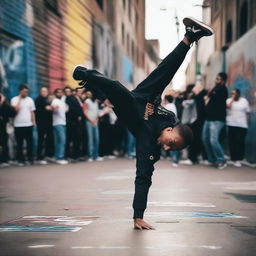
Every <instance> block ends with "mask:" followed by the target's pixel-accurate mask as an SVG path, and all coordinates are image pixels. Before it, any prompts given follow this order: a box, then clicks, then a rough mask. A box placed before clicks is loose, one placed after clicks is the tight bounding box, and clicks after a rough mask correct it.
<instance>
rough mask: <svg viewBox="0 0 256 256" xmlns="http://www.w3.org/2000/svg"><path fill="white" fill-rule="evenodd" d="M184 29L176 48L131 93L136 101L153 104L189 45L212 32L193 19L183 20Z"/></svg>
mask: <svg viewBox="0 0 256 256" xmlns="http://www.w3.org/2000/svg"><path fill="white" fill-rule="evenodd" d="M183 23H184V25H185V27H186V34H185V37H184V39H183V40H182V41H181V42H180V43H179V44H178V46H177V47H176V48H175V49H174V50H173V51H172V52H171V53H170V54H169V55H168V56H167V57H166V58H165V59H164V60H163V61H162V62H161V63H160V64H159V65H158V67H157V68H156V69H155V70H154V71H153V72H152V73H151V74H150V75H149V76H148V77H147V78H146V79H145V80H143V81H142V82H141V83H140V84H139V85H138V86H137V87H136V88H135V89H134V90H133V91H132V92H133V94H134V96H135V98H136V99H138V100H139V101H140V102H142V103H147V102H151V103H152V102H153V101H154V100H155V99H156V97H157V96H159V95H160V96H161V94H162V92H163V90H164V89H165V87H166V86H167V85H168V84H169V83H170V81H171V80H172V78H173V76H174V75H175V73H176V72H177V70H178V69H179V67H180V65H181V64H182V62H183V60H184V59H185V57H186V54H187V52H188V50H189V49H190V44H191V43H193V42H195V41H196V42H197V41H198V40H199V39H200V38H201V37H202V36H210V35H212V34H213V30H212V29H211V28H210V27H209V26H207V25H206V24H204V23H202V22H200V21H198V20H196V19H194V18H189V17H188V18H185V19H184V20H183Z"/></svg>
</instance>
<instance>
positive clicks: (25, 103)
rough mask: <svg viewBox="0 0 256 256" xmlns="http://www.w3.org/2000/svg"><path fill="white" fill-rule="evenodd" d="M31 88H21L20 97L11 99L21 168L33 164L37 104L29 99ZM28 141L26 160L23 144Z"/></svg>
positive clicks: (22, 85) (24, 85)
mask: <svg viewBox="0 0 256 256" xmlns="http://www.w3.org/2000/svg"><path fill="white" fill-rule="evenodd" d="M28 93H29V88H28V86H27V85H26V84H21V85H20V87H19V95H18V96H16V97H14V98H12V99H11V105H12V106H13V107H14V109H15V111H16V115H15V117H14V120H13V123H14V128H15V137H16V142H17V160H18V164H19V165H20V166H22V165H24V163H25V160H27V162H26V163H28V164H33V151H32V149H33V126H34V125H36V122H35V113H34V111H35V109H36V108H35V103H34V101H33V99H32V98H30V97H28ZM24 140H25V141H26V147H27V148H26V154H27V158H26V159H25V157H24V155H23V142H24Z"/></svg>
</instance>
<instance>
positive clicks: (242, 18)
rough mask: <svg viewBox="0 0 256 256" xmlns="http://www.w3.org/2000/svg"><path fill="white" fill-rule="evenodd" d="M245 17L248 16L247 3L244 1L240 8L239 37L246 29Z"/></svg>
mask: <svg viewBox="0 0 256 256" xmlns="http://www.w3.org/2000/svg"><path fill="white" fill-rule="evenodd" d="M247 17H248V4H247V2H244V3H243V5H242V8H241V10H240V17H239V18H240V19H239V37H241V36H242V35H243V34H244V33H245V32H246V31H247V27H248V22H247Z"/></svg>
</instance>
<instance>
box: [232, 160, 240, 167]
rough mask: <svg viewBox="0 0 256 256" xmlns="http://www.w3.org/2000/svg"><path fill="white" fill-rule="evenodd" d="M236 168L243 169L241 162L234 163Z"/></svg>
mask: <svg viewBox="0 0 256 256" xmlns="http://www.w3.org/2000/svg"><path fill="white" fill-rule="evenodd" d="M234 166H235V167H242V164H241V162H240V161H235V162H234Z"/></svg>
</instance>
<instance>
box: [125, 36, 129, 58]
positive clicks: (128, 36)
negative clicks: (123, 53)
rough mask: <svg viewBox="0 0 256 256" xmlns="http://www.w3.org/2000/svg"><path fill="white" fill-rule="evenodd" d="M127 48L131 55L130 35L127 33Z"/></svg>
mask: <svg viewBox="0 0 256 256" xmlns="http://www.w3.org/2000/svg"><path fill="white" fill-rule="evenodd" d="M126 38H127V39H126V49H127V55H128V56H130V36H129V34H127V36H126Z"/></svg>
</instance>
